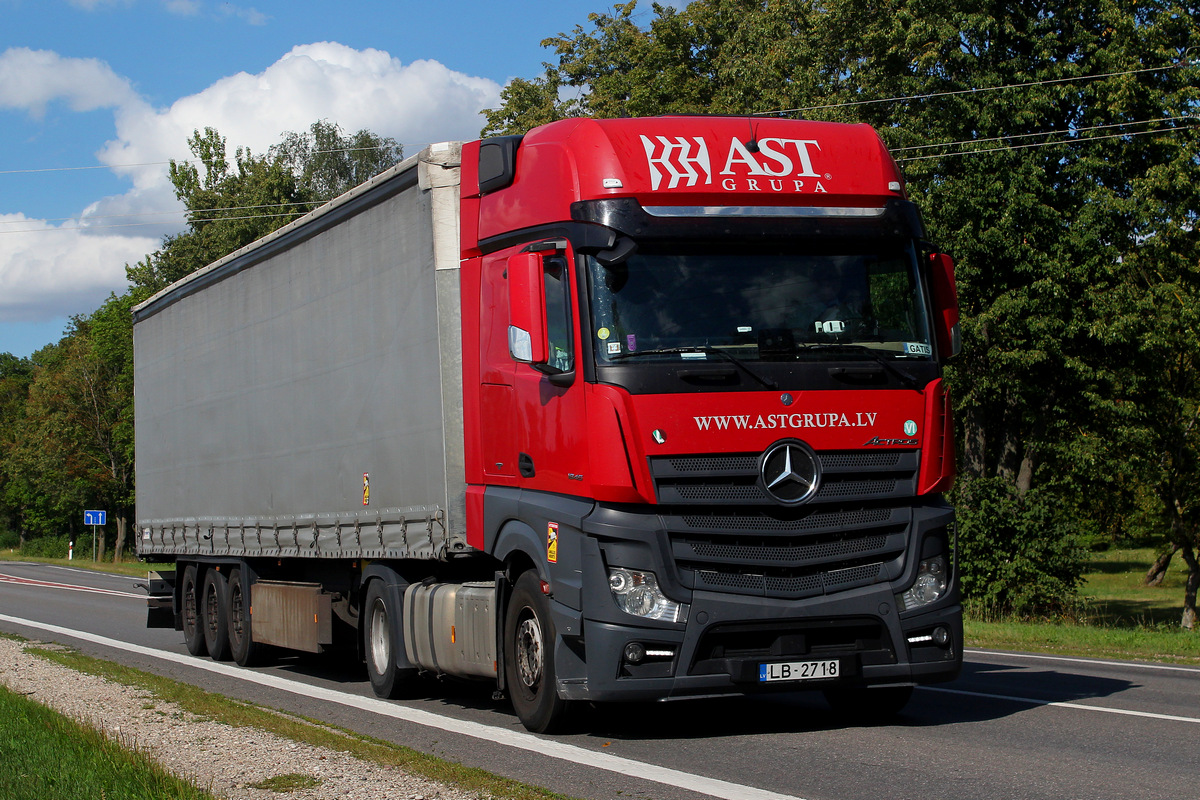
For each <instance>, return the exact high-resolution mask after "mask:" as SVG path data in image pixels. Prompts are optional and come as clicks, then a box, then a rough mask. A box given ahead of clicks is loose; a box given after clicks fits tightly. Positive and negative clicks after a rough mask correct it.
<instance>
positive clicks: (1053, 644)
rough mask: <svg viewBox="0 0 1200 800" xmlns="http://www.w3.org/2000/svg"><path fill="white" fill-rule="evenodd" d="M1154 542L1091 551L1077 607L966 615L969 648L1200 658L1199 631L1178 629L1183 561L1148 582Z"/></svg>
mask: <svg viewBox="0 0 1200 800" xmlns="http://www.w3.org/2000/svg"><path fill="white" fill-rule="evenodd" d="M1156 556H1157V552H1156V551H1155V550H1154V549H1152V548H1138V549H1114V550H1109V551H1106V552H1103V553H1095V554H1093V557H1092V559H1091V560H1090V561H1089V562H1088V566H1087V570H1086V572H1085V573H1084V581H1083V585H1082V586H1081V587H1080V600H1081V602H1080V606H1079V613H1078V614H1077V615H1075V616H1074V617H1072V618H1070V619H1065V618H1064V619H1059V620H1045V621H1038V622H1027V621H1012V620H990V619H979V618H972V617H970V616H968V618H967V619H966V621H965V622H964V630H965V635H966V642H967V646H968V647H980V648H984V649H1000V650H1024V651H1027V652H1036V653H1056V654H1060V655H1072V656H1086V657H1093V658H1113V659H1133V660H1141V661H1162V662H1168V663H1175V664H1200V632H1189V631H1185V630H1183V629H1182V628H1180V627H1179V622H1180V619H1181V618H1182V617H1183V583H1184V579H1185V577H1186V572H1185V570H1186V567H1185V566H1184V565H1183V563H1182V560H1181V559H1179V558H1178V557H1176V558H1175V559H1174V560H1172V562H1171V566H1170V568H1169V569H1168V570H1167V574H1166V577H1165V578H1164V579H1163V582H1162V584H1161V585H1159V586H1146V585H1145V584H1144V583H1143V580H1144V579H1145V577H1146V571H1147V570H1148V569H1150V565H1151V564H1153V563H1154V559H1155V557H1156Z"/></svg>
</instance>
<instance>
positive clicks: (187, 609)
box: [183, 583, 200, 634]
mask: <svg viewBox="0 0 1200 800" xmlns="http://www.w3.org/2000/svg"><path fill="white" fill-rule="evenodd" d="M199 624H200V615H199V614H198V613H197V612H196V584H194V583H193V584H190V585H188V586H186V587H184V592H183V628H184V630H185V631H187V632H188V633H190V634H194V633H195V632H196V630H197V628H198V626H199Z"/></svg>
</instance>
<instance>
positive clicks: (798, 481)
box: [759, 439, 821, 506]
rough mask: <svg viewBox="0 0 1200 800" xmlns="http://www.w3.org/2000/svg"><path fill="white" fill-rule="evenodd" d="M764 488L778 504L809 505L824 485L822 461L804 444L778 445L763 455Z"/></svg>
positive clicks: (762, 473) (794, 441)
mask: <svg viewBox="0 0 1200 800" xmlns="http://www.w3.org/2000/svg"><path fill="white" fill-rule="evenodd" d="M759 471H760V474H761V475H762V485H763V489H765V490H766V492H767V494H768V495H770V496H771V498H773V499H774V500H776V501H777V502H780V503H783V504H784V505H789V506H794V505H798V504H800V503H803V502H806V501H808V500H810V499H811V498H812V496H813V495H814V494H816V493H817V489H818V488H819V487H820V484H821V462H820V461H819V460H818V459H817V454H816V453H814V452H813V449H812V448H811V447H809V446H808V445H806V444H805V443H804V442H801V441H797V440H794V439H793V440H787V441H782V442H776V443H775V444H773V445H771V446H770V447H769V448H767V451H766V452H765V453H763V456H762V464H761V466H760V467H759Z"/></svg>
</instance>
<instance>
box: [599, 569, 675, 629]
mask: <svg viewBox="0 0 1200 800" xmlns="http://www.w3.org/2000/svg"><path fill="white" fill-rule="evenodd" d="M608 588H609V589H610V590H611V591H612V595H613V599H614V600H615V601H616V603H617V607H618V608H620V609H621V610H622V611H624V612H625V613H626V614H632V615H633V616H635V617H644V618H645V619H658V620H663V621H665V622H687V616H688V606H687V605H686V604H685V603H676V602H675V601H674V600H670V599H668V598H667V596H666V595H664V594H663V593H662V590H660V589H659V588H658V579H657V578H656V577H654V573H653V572H642V571H640V570H633V569H622V568H619V567H613V568H610V569H609V571H608Z"/></svg>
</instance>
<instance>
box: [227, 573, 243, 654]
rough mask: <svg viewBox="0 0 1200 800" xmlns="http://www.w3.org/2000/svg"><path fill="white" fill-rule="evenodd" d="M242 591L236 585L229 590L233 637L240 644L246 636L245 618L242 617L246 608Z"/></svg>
mask: <svg viewBox="0 0 1200 800" xmlns="http://www.w3.org/2000/svg"><path fill="white" fill-rule="evenodd" d="M242 600H243V598H242V589H241V586H240V585H239V584H237V583H235V584H234V585H233V586H231V587H230V588H229V614H230V617H231V619H232V622H233V624H232V625H231V626H230V627H231V628H232V630H233V636H234V638H235V639H237V640H238V642H241V641H242V640H243V639H244V638H245V636H246V629H245V622H246V621H245V618H244V617H243V616H242V611H243V609H244V606H243V604H242Z"/></svg>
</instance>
